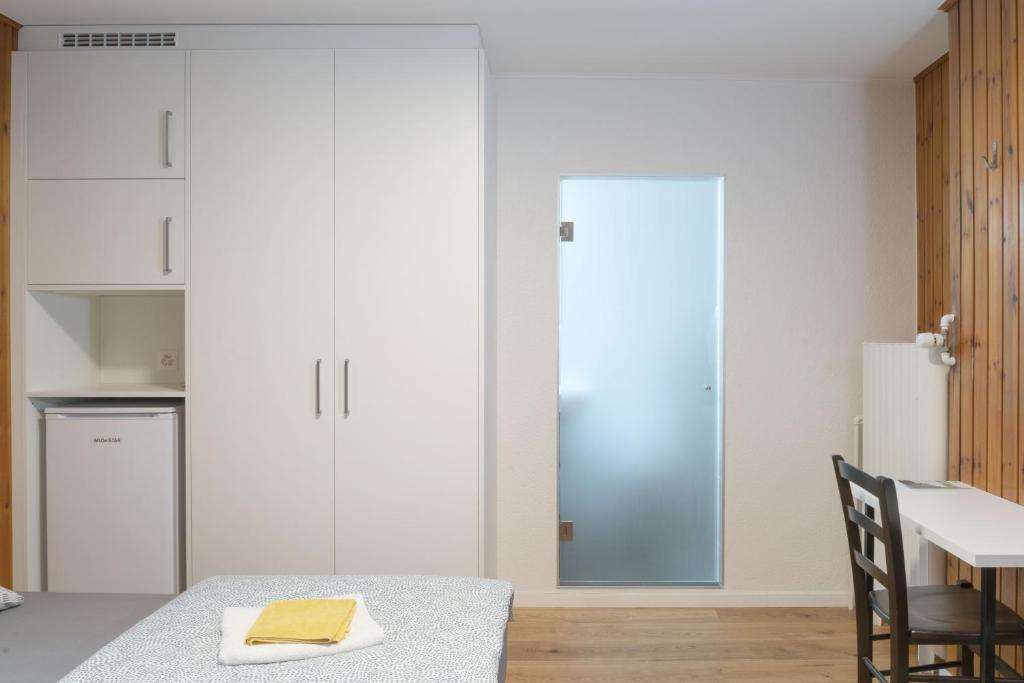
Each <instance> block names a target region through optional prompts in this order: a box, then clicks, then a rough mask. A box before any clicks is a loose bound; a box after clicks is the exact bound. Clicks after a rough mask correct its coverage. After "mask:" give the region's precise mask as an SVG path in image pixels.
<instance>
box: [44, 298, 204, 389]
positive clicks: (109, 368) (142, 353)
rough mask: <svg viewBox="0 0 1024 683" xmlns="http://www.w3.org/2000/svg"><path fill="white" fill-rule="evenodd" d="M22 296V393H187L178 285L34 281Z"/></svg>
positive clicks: (183, 301)
mask: <svg viewBox="0 0 1024 683" xmlns="http://www.w3.org/2000/svg"><path fill="white" fill-rule="evenodd" d="M25 296H26V302H25V334H26V337H25V342H26V356H27V363H26V374H25V387H26V391H25V395H26V397H27V398H29V399H60V398H79V399H84V398H176V399H181V398H184V397H185V395H186V392H185V388H184V379H185V374H184V367H185V297H184V292H183V291H180V290H168V289H165V288H161V289H153V290H150V289H143V290H139V289H128V288H124V287H118V288H116V289H106V288H102V289H93V288H92V287H90V288H89V289H84V288H83V287H81V286H78V287H75V288H63V286H62V288H61V289H50V288H47V289H41V288H39V286H34V287H33V288H32V289H30V290H29V291H28V292H27V294H26V295H25Z"/></svg>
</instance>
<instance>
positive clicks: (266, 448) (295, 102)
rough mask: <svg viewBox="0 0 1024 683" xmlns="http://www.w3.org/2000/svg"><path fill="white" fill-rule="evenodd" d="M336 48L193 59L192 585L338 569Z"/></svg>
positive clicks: (217, 53) (218, 54) (212, 53)
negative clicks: (222, 577)
mask: <svg viewBox="0 0 1024 683" xmlns="http://www.w3.org/2000/svg"><path fill="white" fill-rule="evenodd" d="M332 55H333V53H332V52H330V51H318V50H297V51H293V50H266V51H247V50H231V51H196V52H193V53H192V67H191V79H192V80H191V107H192V118H191V131H192V157H191V178H192V182H191V210H192V226H193V230H192V241H191V252H190V282H189V289H190V301H191V303H190V307H191V318H190V344H191V346H190V347H189V352H190V368H189V380H188V386H189V415H190V420H191V485H192V489H191V492H192V493H191V504H192V523H191V528H192V571H193V573H192V580H193V581H196V580H200V579H202V578H204V577H208V576H211V575H214V574H233V573H245V574H277V573H296V574H330V573H332V572H333V571H334V480H333V477H332V472H333V466H334V460H333V438H334V421H333V419H332V416H333V411H334V396H333V393H332V392H331V387H332V383H331V378H332V377H333V372H334V363H333V351H332V342H333V337H334V322H333V295H334V267H333V255H334V223H333V217H332V210H333V205H332V201H333V200H332V197H333V186H332V177H333V140H334V113H333V112H334V99H333V92H334V89H333V84H334V79H333V69H334V65H333V56H332ZM318 358H320V359H322V364H321V369H320V371H321V376H322V392H321V394H320V407H321V410H322V411H323V413H322V416H319V417H318V416H317V414H316V408H317V391H316V389H317V383H316V374H315V373H316V365H315V364H316V359H318Z"/></svg>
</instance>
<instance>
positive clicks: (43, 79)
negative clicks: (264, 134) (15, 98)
mask: <svg viewBox="0 0 1024 683" xmlns="http://www.w3.org/2000/svg"><path fill="white" fill-rule="evenodd" d="M184 121H185V53H184V52H182V51H178V50H172V51H167V52H163V51H156V50H153V51H146V50H126V51H123V52H118V51H116V50H95V51H88V50H82V51H76V50H69V51H64V52H30V53H29V55H28V148H29V150H31V152H30V153H29V158H28V176H29V178H183V177H185V135H184V131H185V129H184Z"/></svg>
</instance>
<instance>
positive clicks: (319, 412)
mask: <svg viewBox="0 0 1024 683" xmlns="http://www.w3.org/2000/svg"><path fill="white" fill-rule="evenodd" d="M323 362H324V359H323V358H317V359H316V416H317V417H320V416H321V415H323V412H324V411H323V410H322V409H321V407H320V366H321V365H323Z"/></svg>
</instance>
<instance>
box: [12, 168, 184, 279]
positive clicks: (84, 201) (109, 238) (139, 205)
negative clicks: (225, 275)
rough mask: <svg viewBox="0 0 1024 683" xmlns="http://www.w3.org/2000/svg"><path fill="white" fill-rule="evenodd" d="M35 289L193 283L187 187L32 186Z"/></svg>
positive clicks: (167, 183) (158, 183)
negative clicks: (188, 277)
mask: <svg viewBox="0 0 1024 683" xmlns="http://www.w3.org/2000/svg"><path fill="white" fill-rule="evenodd" d="M26 195H27V196H26V199H27V204H28V211H27V215H28V257H27V261H28V262H27V270H28V283H29V284H31V285H37V284H50V285H53V284H64V285H143V284H145V285H159V284H178V285H180V284H184V282H185V181H183V180H30V181H28V189H27V192H26Z"/></svg>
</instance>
